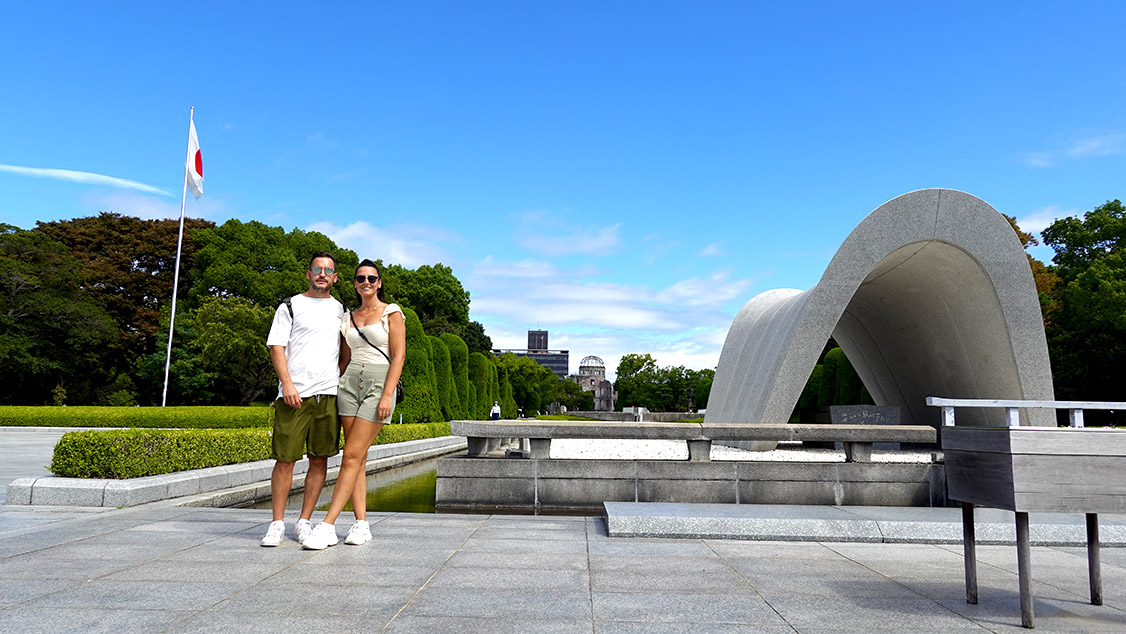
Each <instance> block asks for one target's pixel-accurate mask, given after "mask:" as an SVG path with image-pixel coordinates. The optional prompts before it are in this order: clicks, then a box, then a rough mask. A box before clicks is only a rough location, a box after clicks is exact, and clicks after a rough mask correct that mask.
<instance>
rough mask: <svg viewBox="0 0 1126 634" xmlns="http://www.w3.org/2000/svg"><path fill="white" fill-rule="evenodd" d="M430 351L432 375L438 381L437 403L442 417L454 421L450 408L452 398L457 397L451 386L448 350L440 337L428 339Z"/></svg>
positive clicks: (452, 411)
mask: <svg viewBox="0 0 1126 634" xmlns="http://www.w3.org/2000/svg"><path fill="white" fill-rule="evenodd" d="M430 351H431V352H432V353H433V359H432V360H433V362H434V373H435V377H436V378H437V381H438V403H439V405H441V407H442V416H443V417H444V418H445V419H446V420H454V418H455V414H454V409H453V406H452V403H453V401H452V400H451V395H452V396H457V392H456V391H455V390H454V386H453V370H452V366H451V365H450V348H449V346H447V345H446V342H445V341H442V338H441V337H433V336H432V337H430Z"/></svg>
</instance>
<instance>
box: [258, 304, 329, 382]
mask: <svg viewBox="0 0 1126 634" xmlns="http://www.w3.org/2000/svg"><path fill="white" fill-rule="evenodd" d="M291 303H292V305H293V319H292V321H291V320H290V317H289V309H288V308H286V306H285V304H284V303H283V304H281V305H280V306H278V309H277V311H275V312H274V323H273V325H271V326H270V334H269V336H267V337H266V345H267V346H284V347H285V360H286V365H287V366H288V367H289V378H290V379H291V380H292V381H293V386H294V387H296V388H297V392H298V394H300V395H301V398H303V399H304V398H309V397H310V396H314V395H316V394H331V395H333V396H335V395H336V385H337V383H338V382H339V381H340V367H339V365H338V362H339V360H340V318H341V316H343V315H344V306H343V305H342V304H341V303H340V302H338V301H336V298H334V297H326V298H323V299H322V298H318V297H306V296H304V295H294V296H293V299H292V300H291ZM281 397H282V393H281V382H280V381H279V382H278V398H281Z"/></svg>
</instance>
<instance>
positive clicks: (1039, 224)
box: [1017, 205, 1080, 234]
mask: <svg viewBox="0 0 1126 634" xmlns="http://www.w3.org/2000/svg"><path fill="white" fill-rule="evenodd" d="M1079 213H1080V212H1079V211H1077V210H1075V209H1064V208H1063V207H1060V206H1059V205H1049V206H1047V207H1040V208H1038V209H1034V210H1032V211H1031V212H1029V213H1027V214H1025V215H1023V216H1021V217H1019V218H1017V225H1018V226H1019V227H1020V229H1021V231H1027V232H1028V233H1033V234H1039V233H1040V232H1041V231H1043V230H1044V229H1046V228H1047V227H1048V225H1050V224H1052V223H1053V222H1055V221H1056V220H1059V219H1060V218H1066V217H1068V216H1078V215H1079Z"/></svg>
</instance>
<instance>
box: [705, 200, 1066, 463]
mask: <svg viewBox="0 0 1126 634" xmlns="http://www.w3.org/2000/svg"><path fill="white" fill-rule="evenodd" d="M830 335H832V337H833V338H834V339H835V340H836V342H837V343H838V344H839V345H840V346H841V348H842V350H843V351H844V353H845V356H847V357H848V359H849V361H850V362H851V363H852V365H853V367H854V368H855V369H856V372H857V374H859V375H860V378H861V379H862V380H863V381H864V385H865V386H866V387H867V388H868V391H869V393H871V395H872V398H873V399H874V400H875V401H876V404H877V405H895V406H898V407H899V408H900V412H901V417H902V420H901V422H902V424H905V425H906V424H922V425H931V426H934V427H938V426H939V411H938V409H937V408H928V407H927V406H926V403H925V399H926V397H927V396H942V397H949V398H991V399H1037V400H1052V399H1053V398H1054V393H1053V388H1052V374H1051V368H1050V366H1049V362H1048V346H1047V342H1046V340H1045V337H1044V324H1043V320H1042V317H1041V313H1040V303H1039V299H1038V297H1037V293H1036V286H1035V284H1034V282H1033V279H1032V271H1031V269H1030V268H1029V265H1028V258H1027V256H1026V255H1025V252H1024V250H1023V249H1022V248H1021V244H1020V240H1019V239H1018V238H1017V236H1016V233H1015V232H1014V231H1013V229H1012V227H1011V226H1010V225H1009V223H1008V221H1007V220H1006V219H1005V218H1004V216H1002V215H1001V214H1000V213H998V212H997V210H996V209H994V208H993V207H991V206H990V205H988V204H987V203H985V202H984V201H982V200H981V199H979V198H976V197H974V196H971V195H969V194H966V193H964V192H960V191H955V190H950V189H924V190H919V191H914V192H911V193H908V194H904V195H902V196H899V197H898V198H895V199H892V200H890V201H888V202H886V203H884V204H883V205H881V206H880V207H879V208H878V209H876V210H875V211H873V212H872V213H871V214H869V215H868V217H866V218H865V219H864V220H863V221H862V222H861V223H860V224H859V225H858V226H857V227H856V228H855V229H854V230H853V231H852V233H851V234H849V236H848V238H847V239H845V241H844V243H843V244H842V245H841V247H840V249H838V250H837V253H836V255H834V256H833V259H832V261H831V262H829V266H828V268H827V269H826V270H825V274H824V275H823V276H822V277H821V280H820V281H819V282H818V283H817V285H816V286H814V287H813V288H811V289H809V290H807V291H799V290H794V289H777V290H772V291H767V292H765V293H762V294H760V295H758V296H756V297H754V298H752V299H751V300H750V301H749V302H747V304H746V305H745V306H743V308H742V310H740V311H739V314H738V315H737V316H736V317H735V321H734V322H733V323H732V324H731V329H730V331H728V333H727V340H726V341H725V343H724V345H723V352H722V353H721V355H720V359H719V366H718V367H717V369H716V376H715V381H714V383H713V385H712V391H711V397H710V399H709V401H708V409H707V414H706V416H705V421H706V422H723V423H747V424H754V423H779V422H785V421H787V420H789V417H790V414H791V412H792V411H793V409H794V406H795V405H796V404H797V401H798V398H799V396H800V395H801V391H802V388H803V387H804V386H805V384H806V382H807V380H808V379H809V375H810V372H812V370H813V366H814V365H815V364H816V363H817V357H818V355H819V354H820V352H821V350H822V348H823V347H824V345H825V342H826V341H827V340H828V338H829V336H830ZM958 424H960V425H977V426H984V425H993V426H1003V425H1004V419H1003V411H1001V410H967V411H966V412H965V413H963V412H959V413H958ZM1021 424H1022V425H1055V420H1054V418H1053V412H1051V411H1050V410H1024V411H1022V412H1021ZM773 446H774V443H772V442H754V443H750V444H747V445H746V447H747V448H750V449H759V450H765V449H771V448H773Z"/></svg>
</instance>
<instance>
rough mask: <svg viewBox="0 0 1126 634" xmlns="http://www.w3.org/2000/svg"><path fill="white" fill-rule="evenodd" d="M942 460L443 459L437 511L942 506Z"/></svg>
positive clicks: (589, 510) (943, 479)
mask: <svg viewBox="0 0 1126 634" xmlns="http://www.w3.org/2000/svg"><path fill="white" fill-rule="evenodd" d="M945 489H946V486H945V471H944V469H943V465H942V464H939V463H929V464H895V463H875V464H873V463H809V462H804V463H785V462H684V461H626V460H504V459H496V458H468V457H464V456H459V457H451V458H444V459H442V460H439V461H438V485H437V494H436V504H437V508H438V510H439V511H472V512H492V511H521V512H559V513H565V512H574V513H601V510H602V508H603V507H602V503H603V502H606V501H615V502H695V503H712V504H815V505H868V506H946V505H947V501H946V492H945Z"/></svg>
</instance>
